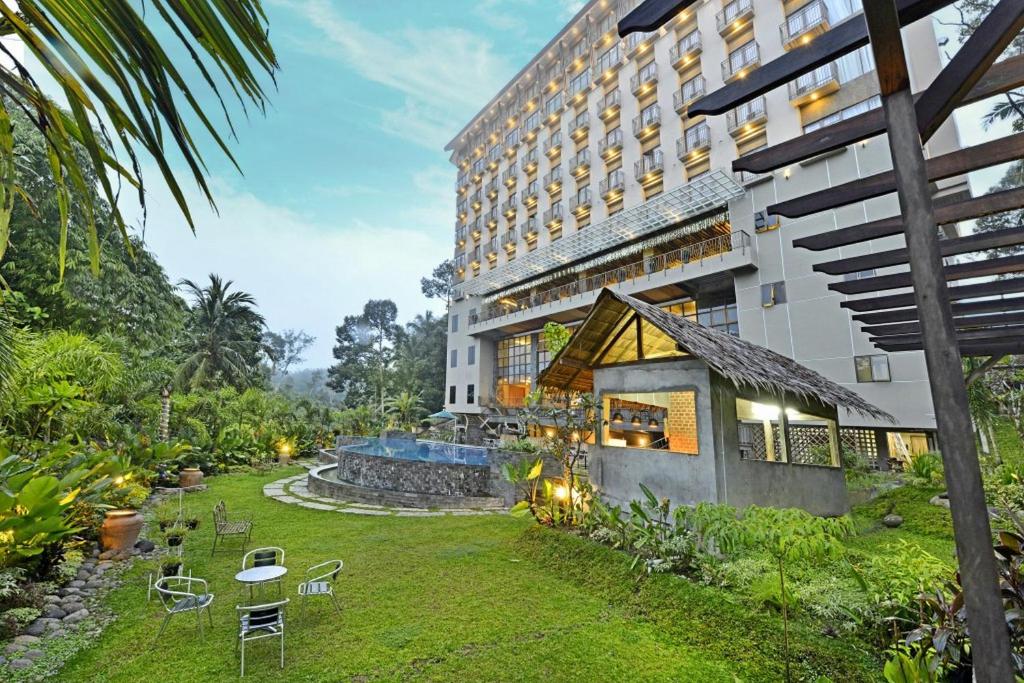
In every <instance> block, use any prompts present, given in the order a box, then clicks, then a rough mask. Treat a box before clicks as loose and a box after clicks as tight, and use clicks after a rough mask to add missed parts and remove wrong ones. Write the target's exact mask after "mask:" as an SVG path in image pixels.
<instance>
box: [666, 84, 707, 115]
mask: <svg viewBox="0 0 1024 683" xmlns="http://www.w3.org/2000/svg"><path fill="white" fill-rule="evenodd" d="M706 94H707V81H705V80H704V77H703V76H695V77H693V78H691V79H690V80H688V81H686V82H685V83H683V85H682V87H681V88H679V90H677V91H676V92H675V94H673V95H672V104H673V105H675V109H676V111H677V112H678V113H680V114H681V113H683V110H685V109H686V108H687V107H689V106H690V105H691V104H692V103H693V102H694V100H696V99H697V98H698V97H704V95H706Z"/></svg>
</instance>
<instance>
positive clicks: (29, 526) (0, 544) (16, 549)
mask: <svg viewBox="0 0 1024 683" xmlns="http://www.w3.org/2000/svg"><path fill="white" fill-rule="evenodd" d="M84 474H85V473H84V472H83V471H80V470H77V471H74V472H72V473H70V474H69V475H68V476H67V477H65V478H64V479H58V478H57V477H54V476H50V475H46V474H42V473H41V472H39V471H38V470H36V469H34V468H33V467H32V466H31V464H30V463H26V462H23V461H21V460H20V459H19V458H18V457H17V456H8V457H7V458H5V459H4V460H2V461H0V568H2V567H10V566H12V565H14V564H16V563H19V562H22V561H24V559H25V558H31V557H35V556H37V555H39V554H41V553H42V552H43V551H44V550H45V549H46V547H47V546H49V545H51V544H54V543H57V542H58V541H60V540H61V539H63V538H65V537H67V536H70V535H71V534H73V533H74V532H75V531H77V529H76V528H75V527H73V526H71V525H69V524H68V522H67V519H66V513H67V511H68V510H69V509H70V507H71V505H72V503H74V501H75V497H76V496H77V495H78V492H79V489H77V488H75V487H76V485H77V484H78V483H79V481H80V480H81V479H82V478H83V476H84Z"/></svg>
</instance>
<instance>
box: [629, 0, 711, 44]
mask: <svg viewBox="0 0 1024 683" xmlns="http://www.w3.org/2000/svg"><path fill="white" fill-rule="evenodd" d="M696 2H697V0H647V1H646V2H643V3H640V5H639V6H638V7H636V8H635V9H634V10H633V11H632V12H630V13H629V14H627V15H626V16H624V17H623V18H622V19H621V20H620V21H619V27H618V30H619V37H620V38H625V37H626V36H627V35H629V34H630V33H635V32H637V31H645V32H646V31H654V30H656V29H658V28H660V27H661V26H664V25H665V24H667V23H668V22H669V21H670V20H671V19H672V18H673V17H674V16H676V15H677V14H679V13H680V12H682V11H683V10H684V9H687V8H689V7H690V6H691V5H693V4H695V3H696Z"/></svg>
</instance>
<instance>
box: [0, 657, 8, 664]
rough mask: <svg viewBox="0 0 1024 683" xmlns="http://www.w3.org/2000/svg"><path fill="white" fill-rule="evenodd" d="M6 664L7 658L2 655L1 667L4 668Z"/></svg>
mask: <svg viewBox="0 0 1024 683" xmlns="http://www.w3.org/2000/svg"><path fill="white" fill-rule="evenodd" d="M6 663H7V657H4V656H3V655H0V666H3V665H4V664H6Z"/></svg>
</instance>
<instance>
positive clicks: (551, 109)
mask: <svg viewBox="0 0 1024 683" xmlns="http://www.w3.org/2000/svg"><path fill="white" fill-rule="evenodd" d="M561 108H562V93H560V92H559V93H555V95H554V96H553V97H551V99H549V100H548V101H547V102H545V103H544V113H545V114H546V115H548V116H551V115H552V114H556V113H558V110H559V109H561Z"/></svg>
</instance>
